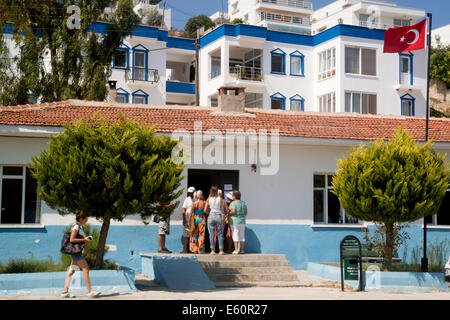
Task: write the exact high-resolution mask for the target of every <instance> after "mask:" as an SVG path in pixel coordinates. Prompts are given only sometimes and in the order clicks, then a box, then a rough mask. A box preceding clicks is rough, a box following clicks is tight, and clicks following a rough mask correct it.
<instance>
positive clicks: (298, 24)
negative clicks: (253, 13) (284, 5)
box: [256, 11, 311, 34]
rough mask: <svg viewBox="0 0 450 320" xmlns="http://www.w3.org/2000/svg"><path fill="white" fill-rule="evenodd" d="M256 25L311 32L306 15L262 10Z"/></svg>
mask: <svg viewBox="0 0 450 320" xmlns="http://www.w3.org/2000/svg"><path fill="white" fill-rule="evenodd" d="M256 25H258V26H262V27H266V28H268V29H269V30H275V31H284V32H294V33H302V34H310V33H311V24H310V21H309V18H308V17H306V16H303V17H300V16H293V15H285V14H277V13H271V12H265V11H261V12H260V14H259V17H258V20H257V22H256Z"/></svg>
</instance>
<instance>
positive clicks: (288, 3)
mask: <svg viewBox="0 0 450 320" xmlns="http://www.w3.org/2000/svg"><path fill="white" fill-rule="evenodd" d="M259 2H260V3H261V2H262V3H269V4H274V5H277V6H284V7H294V8H301V9H310V10H312V8H313V7H312V3H311V2H309V1H302V0H259Z"/></svg>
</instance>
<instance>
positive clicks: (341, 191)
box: [332, 128, 450, 270]
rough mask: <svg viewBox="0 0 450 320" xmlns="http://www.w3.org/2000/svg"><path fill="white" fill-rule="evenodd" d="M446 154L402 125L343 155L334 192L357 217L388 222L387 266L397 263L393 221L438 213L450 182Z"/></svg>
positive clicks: (386, 226) (385, 250)
mask: <svg viewBox="0 0 450 320" xmlns="http://www.w3.org/2000/svg"><path fill="white" fill-rule="evenodd" d="M445 157H446V155H439V154H438V153H437V152H436V151H435V150H434V149H433V147H432V144H431V143H430V142H428V143H426V144H424V145H420V144H418V143H416V142H415V141H414V140H413V139H412V138H411V136H410V135H409V134H408V132H407V131H405V130H403V129H402V128H398V129H397V130H396V133H395V136H394V137H393V138H392V140H390V141H389V142H384V141H383V140H382V139H379V140H377V141H374V142H372V143H370V144H369V145H368V146H365V145H363V144H361V145H360V146H359V147H358V148H353V149H352V150H351V151H350V153H349V154H348V155H347V157H346V158H344V159H339V160H338V162H337V164H338V169H337V171H336V176H335V177H334V178H333V181H332V185H333V188H334V190H333V191H332V192H333V193H335V194H336V195H337V197H338V198H339V201H340V203H341V205H342V207H343V208H344V209H345V210H346V211H347V213H348V214H350V215H351V216H352V217H355V218H358V219H361V220H365V221H373V222H377V223H383V224H384V225H385V229H386V246H385V249H384V254H385V256H384V266H385V269H387V270H389V269H390V268H391V265H392V250H393V226H394V223H396V222H397V223H398V222H411V221H416V220H418V219H420V218H422V217H425V216H429V215H433V214H435V213H436V212H438V210H439V207H440V205H441V202H442V200H443V198H444V196H445V192H446V190H447V188H448V184H449V175H450V171H449V169H448V165H446V164H445V162H444V161H445Z"/></svg>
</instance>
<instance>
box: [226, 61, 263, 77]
mask: <svg viewBox="0 0 450 320" xmlns="http://www.w3.org/2000/svg"><path fill="white" fill-rule="evenodd" d="M230 74H235V75H236V77H237V79H238V80H251V81H262V79H263V76H262V70H261V68H258V67H244V66H241V65H236V66H230Z"/></svg>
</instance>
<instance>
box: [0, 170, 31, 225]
mask: <svg viewBox="0 0 450 320" xmlns="http://www.w3.org/2000/svg"><path fill="white" fill-rule="evenodd" d="M36 190H37V182H36V179H34V178H33V177H32V176H31V171H30V169H28V168H27V167H24V166H0V195H1V197H0V208H1V210H0V224H25V223H39V220H40V219H39V211H40V210H39V208H40V201H39V198H38V196H37V192H36Z"/></svg>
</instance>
